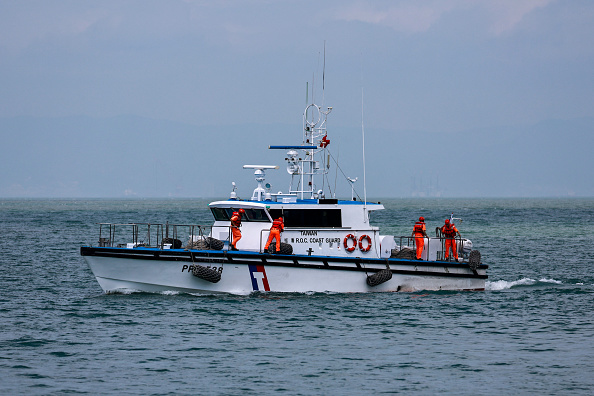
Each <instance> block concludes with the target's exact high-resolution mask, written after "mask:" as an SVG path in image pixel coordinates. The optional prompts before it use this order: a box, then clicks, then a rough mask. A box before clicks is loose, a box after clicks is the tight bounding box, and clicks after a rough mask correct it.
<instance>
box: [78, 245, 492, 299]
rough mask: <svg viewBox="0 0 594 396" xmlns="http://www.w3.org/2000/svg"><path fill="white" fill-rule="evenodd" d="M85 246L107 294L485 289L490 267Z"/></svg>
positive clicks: (82, 251)
mask: <svg viewBox="0 0 594 396" xmlns="http://www.w3.org/2000/svg"><path fill="white" fill-rule="evenodd" d="M165 252H166V251H163V250H159V249H114V248H89V247H83V248H82V249H81V253H82V254H83V256H84V258H85V260H86V261H87V263H88V264H89V266H90V268H91V270H92V272H93V274H94V275H95V277H96V278H97V281H98V282H99V284H100V286H101V288H102V289H103V290H104V291H105V292H126V291H143V292H165V291H177V292H184V293H209V294H211V293H231V294H249V293H252V292H254V291H271V292H297V293H305V292H338V293H352V292H355V293H365V292H397V291H409V292H410V291H417V290H484V288H485V279H486V278H487V276H486V268H487V266H483V265H481V267H479V268H478V269H477V270H476V271H472V270H471V269H470V268H469V267H468V266H467V265H464V264H461V263H450V262H423V261H411V260H399V259H390V260H385V259H384V260H345V259H337V258H333V257H328V256H319V257H315V256H277V255H269V254H258V253H251V252H248V253H244V254H242V252H221V251H217V252H205V251H193V252H191V253H190V252H187V251H183V250H180V251H173V250H172V251H169V252H166V253H165ZM386 264H388V265H389V267H390V270H391V271H392V278H391V279H390V280H389V281H387V282H384V283H382V284H380V285H377V286H373V287H372V286H369V285H368V284H367V282H366V279H367V275H373V274H375V273H376V272H378V271H379V270H382V269H386ZM194 265H202V266H204V267H210V268H211V269H213V270H215V271H217V272H219V273H220V274H221V279H220V281H219V282H217V283H212V282H209V281H207V280H204V279H201V278H198V277H196V276H194V275H193V274H192V267H193V266H194Z"/></svg>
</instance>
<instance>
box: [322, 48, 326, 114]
mask: <svg viewBox="0 0 594 396" xmlns="http://www.w3.org/2000/svg"><path fill="white" fill-rule="evenodd" d="M325 88H326V40H324V67H323V69H322V107H324V104H325V95H324V94H325Z"/></svg>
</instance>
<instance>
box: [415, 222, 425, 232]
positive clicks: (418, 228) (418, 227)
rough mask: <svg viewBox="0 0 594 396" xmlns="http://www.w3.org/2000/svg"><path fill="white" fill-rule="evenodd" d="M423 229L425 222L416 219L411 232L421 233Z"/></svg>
mask: <svg viewBox="0 0 594 396" xmlns="http://www.w3.org/2000/svg"><path fill="white" fill-rule="evenodd" d="M423 231H425V223H423V222H421V221H417V222H416V223H415V227H414V228H413V232H414V233H417V234H421V235H423Z"/></svg>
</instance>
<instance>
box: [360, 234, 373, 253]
mask: <svg viewBox="0 0 594 396" xmlns="http://www.w3.org/2000/svg"><path fill="white" fill-rule="evenodd" d="M363 239H367V247H366V248H364V247H363ZM369 249H371V238H370V237H369V235H361V238H359V250H361V251H362V252H363V253H365V252H368V251H369Z"/></svg>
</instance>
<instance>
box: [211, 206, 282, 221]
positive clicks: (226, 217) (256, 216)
mask: <svg viewBox="0 0 594 396" xmlns="http://www.w3.org/2000/svg"><path fill="white" fill-rule="evenodd" d="M210 210H211V212H212V215H213V216H214V218H215V220H216V221H230V220H231V216H233V212H236V211H237V210H239V209H234V208H210ZM244 210H245V214H244V215H243V216H242V217H241V221H263V222H270V219H268V216H267V215H266V212H265V211H264V209H244Z"/></svg>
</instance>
